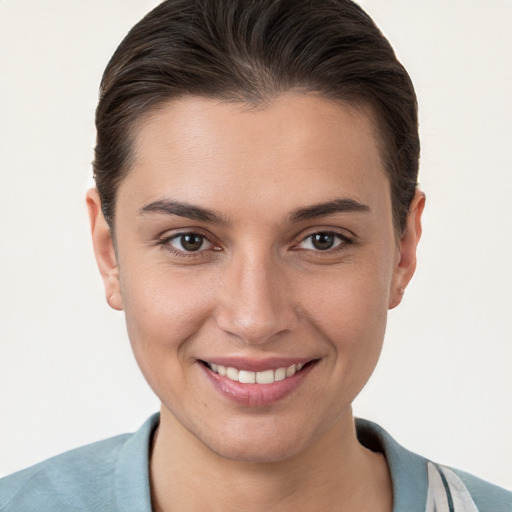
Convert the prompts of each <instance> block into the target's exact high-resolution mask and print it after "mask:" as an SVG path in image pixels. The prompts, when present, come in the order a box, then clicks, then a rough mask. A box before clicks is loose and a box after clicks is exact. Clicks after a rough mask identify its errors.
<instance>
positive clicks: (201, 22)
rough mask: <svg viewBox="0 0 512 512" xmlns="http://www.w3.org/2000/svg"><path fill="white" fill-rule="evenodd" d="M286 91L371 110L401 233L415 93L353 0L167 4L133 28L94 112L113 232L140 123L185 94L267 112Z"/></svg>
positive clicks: (100, 183)
mask: <svg viewBox="0 0 512 512" xmlns="http://www.w3.org/2000/svg"><path fill="white" fill-rule="evenodd" d="M287 91H302V92H304V93H316V94H319V95H323V96H325V97H326V98H329V99H334V100H340V101H342V102H345V103H347V104H350V105H354V106H363V107H367V108H369V109H370V110H371V112H372V115H373V118H374V120H375V123H376V128H377V130H378V133H379V135H380V141H381V144H380V145H381V155H382V159H383V164H384V167H385V169H386V172H387V173H388V177H389V181H390V188H391V199H392V205H393V221H394V224H395V228H396V230H397V232H398V233H402V232H403V230H404V227H405V221H406V217H407V213H408V210H409V207H410V204H411V202H412V199H413V197H414V194H415V190H416V186H417V175H418V163H419V149H420V146H419V137H418V118H417V103H416V95H415V92H414V88H413V85H412V82H411V80H410V78H409V75H408V74H407V72H406V70H405V69H404V67H403V66H402V65H401V64H400V62H399V61H398V60H397V58H396V56H395V53H394V51H393V49H392V48H391V46H390V44H389V42H388V41H387V39H386V38H385V37H384V36H383V34H382V33H381V32H380V30H379V29H378V28H377V26H376V25H375V24H374V22H373V21H372V19H371V18H370V17H369V16H368V15H367V14H366V13H365V12H364V11H363V10H362V9H361V8H360V7H359V6H358V5H357V4H355V3H354V2H352V1H350V0H166V1H164V2H163V3H161V4H160V5H159V6H157V7H156V8H155V9H154V10H153V11H151V12H150V13H149V14H147V15H146V16H145V17H144V18H143V19H142V20H141V21H140V22H139V23H137V24H136V25H135V26H134V27H133V28H132V29H131V31H130V32H129V33H128V35H127V36H126V37H125V39H124V40H123V41H122V42H121V44H120V45H119V47H118V48H117V50H116V51H115V53H114V55H113V56H112V58H111V60H110V62H109V63H108V65H107V68H106V70H105V73H104V75H103V78H102V82H101V88H100V100H99V103H98V107H97V110H96V128H97V141H96V148H95V159H94V162H93V169H94V177H95V180H96V186H97V188H98V191H99V194H100V198H101V202H102V209H103V213H104V215H105V218H106V220H107V222H108V223H109V225H110V228H111V230H113V229H114V214H115V201H116V192H117V189H118V187H119V184H120V183H121V181H122V180H123V178H124V177H125V176H126V175H127V173H128V172H129V169H130V165H131V162H132V158H133V151H134V150H133V145H134V137H135V127H136V125H137V121H140V119H141V118H142V116H143V115H145V114H147V113H150V112H152V111H154V110H155V109H158V107H161V106H162V105H163V104H164V103H166V102H168V101H169V100H172V99H175V98H179V97H182V96H184V95H197V96H201V97H209V98H215V99H220V100H225V101H228V102H242V103H248V104H251V105H255V106H262V107H264V106H265V104H267V103H268V102H270V101H271V100H272V99H273V98H275V97H277V96H278V95H279V94H281V93H283V92H287Z"/></svg>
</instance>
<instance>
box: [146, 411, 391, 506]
mask: <svg viewBox="0 0 512 512" xmlns="http://www.w3.org/2000/svg"><path fill="white" fill-rule="evenodd" d="M150 479H151V491H152V500H153V508H154V510H155V512H168V511H169V512H170V511H173V510H187V511H189V512H195V511H203V510H209V511H222V512H231V511H239V510H244V511H247V512H252V511H261V510H266V511H269V512H271V511H274V510H275V511H277V510H279V511H280V512H286V511H292V510H293V511H294V512H301V511H304V512H305V511H310V510H335V509H336V510H344V511H358V512H363V511H366V510H368V511H369V510H372V511H374V512H390V511H391V508H392V492H391V480H390V476H389V472H388V469H387V465H386V462H385V460H384V457H383V456H382V455H380V454H376V453H373V452H370V451H369V450H367V449H366V448H364V447H363V446H361V445H360V444H359V442H358V441H357V437H356V432H355V426H354V421H353V418H352V413H351V411H348V412H347V413H346V414H345V415H344V416H343V417H342V418H340V419H339V420H338V422H337V423H336V424H335V425H334V426H333V427H332V428H331V429H330V430H329V431H328V432H327V433H326V434H325V435H323V436H322V437H321V438H320V439H318V440H316V441H315V442H314V443H312V444H311V445H310V446H308V447H307V448H306V449H305V450H303V451H302V452H300V453H299V454H297V455H294V456H292V457H291V458H289V459H286V460H283V461H279V462H271V463H254V462H245V461H238V460H230V459H226V458H225V457H222V456H220V455H218V454H216V453H214V452H213V451H211V450H210V449H209V448H208V447H207V446H206V445H204V444H203V443H202V442H201V441H199V440H198V439H197V438H196V437H195V436H193V435H192V434H191V433H190V432H188V431H187V430H186V429H184V428H183V426H182V425H181V424H179V423H178V422H177V421H176V419H175V418H174V416H172V414H171V413H170V412H169V411H168V410H167V409H166V408H165V407H162V411H161V421H160V425H159V427H158V430H157V432H156V434H155V437H154V440H153V449H152V455H151V463H150Z"/></svg>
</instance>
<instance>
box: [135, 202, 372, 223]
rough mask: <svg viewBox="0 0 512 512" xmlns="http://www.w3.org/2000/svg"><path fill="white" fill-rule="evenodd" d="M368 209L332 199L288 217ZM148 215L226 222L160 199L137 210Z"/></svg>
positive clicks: (209, 212) (204, 210)
mask: <svg viewBox="0 0 512 512" xmlns="http://www.w3.org/2000/svg"><path fill="white" fill-rule="evenodd" d="M369 211H370V207H369V206H367V205H365V204H362V203H359V202H358V201H355V200H354V199H333V200H332V201H327V202H326V203H319V204H314V205H311V206H306V207H304V208H298V209H296V210H294V211H293V212H292V213H291V214H290V217H289V220H290V222H300V221H304V220H309V219H314V218H316V217H322V216H325V215H331V214H333V213H340V212H341V213H352V212H356V213H357V212H369ZM148 213H163V214H166V215H176V216H178V217H186V218H188V219H193V220H198V221H202V222H211V223H213V224H226V223H227V221H226V220H225V219H224V218H223V217H222V215H220V214H219V213H217V212H215V211H213V210H209V209H207V208H202V207H201V206H193V205H191V204H189V203H184V202H182V201H175V200H172V199H160V200H158V201H153V202H152V203H150V204H147V205H146V206H143V207H142V208H141V209H140V210H139V215H146V214H148Z"/></svg>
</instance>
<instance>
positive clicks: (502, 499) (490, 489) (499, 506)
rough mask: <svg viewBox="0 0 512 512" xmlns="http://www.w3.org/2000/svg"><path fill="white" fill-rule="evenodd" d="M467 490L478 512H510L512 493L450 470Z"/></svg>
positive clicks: (511, 511)
mask: <svg viewBox="0 0 512 512" xmlns="http://www.w3.org/2000/svg"><path fill="white" fill-rule="evenodd" d="M450 470H451V471H452V472H453V473H454V474H455V475H457V477H458V478H459V479H460V481H461V482H462V483H463V485H464V486H465V487H466V489H467V490H468V492H469V494H470V495H471V497H472V499H473V501H474V502H475V504H476V506H477V508H478V511H479V512H512V492H511V491H508V490H507V489H504V488H503V487H499V486H497V485H494V484H492V483H490V482H486V481H485V480H482V479H480V478H477V477H476V476H473V475H470V474H469V473H466V472H464V471H460V470H458V469H454V468H450Z"/></svg>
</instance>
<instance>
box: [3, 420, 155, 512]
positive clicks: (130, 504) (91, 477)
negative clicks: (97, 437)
mask: <svg viewBox="0 0 512 512" xmlns="http://www.w3.org/2000/svg"><path fill="white" fill-rule="evenodd" d="M158 422H159V414H158V413H157V414H154V415H153V416H151V417H150V418H149V419H148V420H147V421H146V422H145V423H144V424H143V425H142V427H141V428H140V429H139V430H138V431H137V432H135V433H134V434H123V435H120V436H116V437H112V438H110V439H105V440H104V441H99V442H96V443H93V444H90V445H87V446H83V447H81V448H76V449H74V450H71V451H69V452H66V453H63V454H61V455H58V456H56V457H53V458H51V459H48V460H46V461H44V462H41V463H39V464H36V465H35V466H32V467H30V468H27V469H24V470H22V471H18V472H17V473H13V474H12V475H9V476H7V477H5V478H3V479H0V512H36V511H37V512H78V511H84V512H85V511H87V512H90V511H93V510H108V511H116V510H118V511H128V510H151V497H150V491H149V471H148V457H149V449H150V445H151V439H152V436H153V433H154V431H155V429H156V428H157V426H158Z"/></svg>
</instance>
